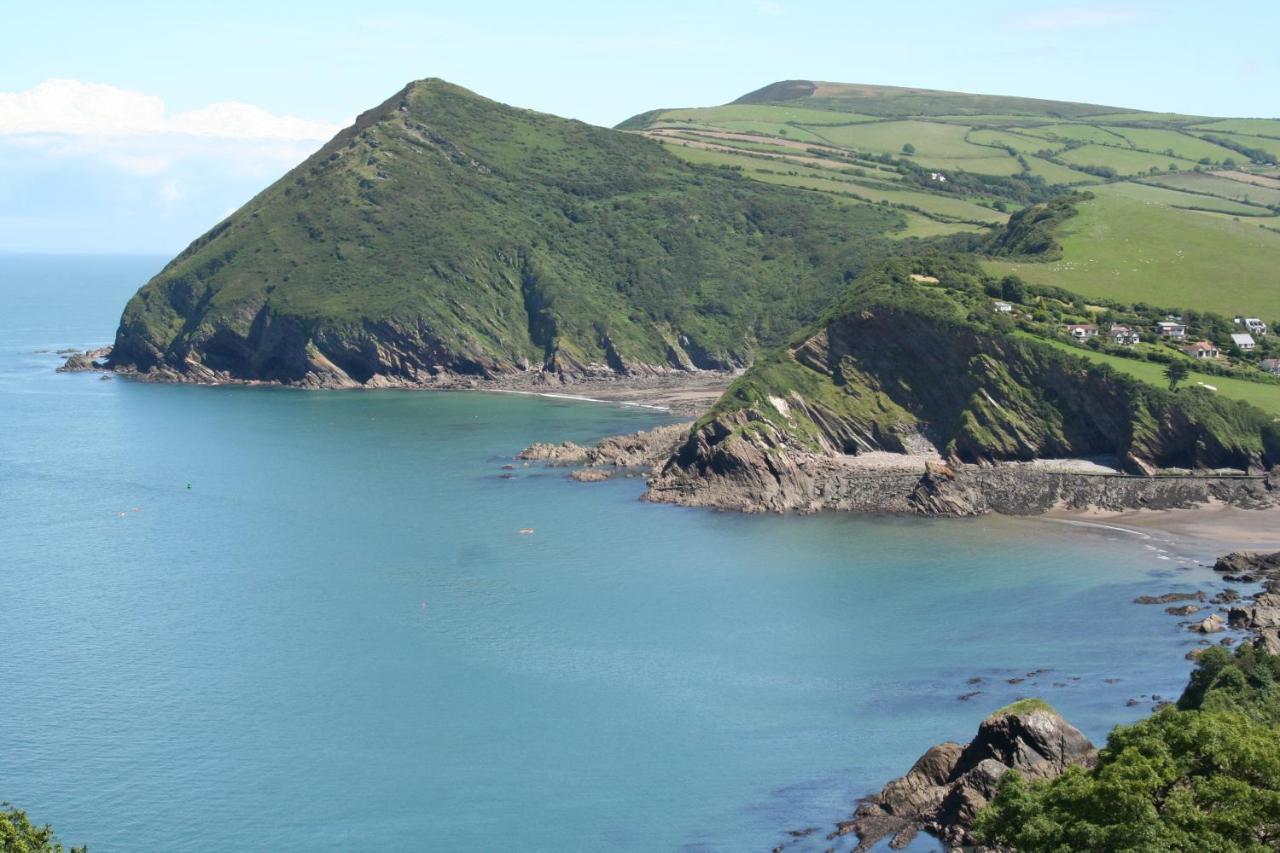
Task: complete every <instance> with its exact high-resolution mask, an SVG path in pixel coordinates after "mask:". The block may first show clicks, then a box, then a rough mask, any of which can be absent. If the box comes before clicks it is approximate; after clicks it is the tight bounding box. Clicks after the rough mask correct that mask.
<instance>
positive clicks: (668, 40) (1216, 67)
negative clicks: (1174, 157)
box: [0, 0, 1280, 254]
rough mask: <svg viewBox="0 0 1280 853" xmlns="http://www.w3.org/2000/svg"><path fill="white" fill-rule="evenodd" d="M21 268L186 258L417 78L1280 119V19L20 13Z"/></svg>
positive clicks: (16, 180) (513, 86) (545, 9)
mask: <svg viewBox="0 0 1280 853" xmlns="http://www.w3.org/2000/svg"><path fill="white" fill-rule="evenodd" d="M0 21H2V22H3V24H2V25H0V252H117V253H126V252H127V253H158V254H173V253H176V252H177V251H179V250H181V249H182V248H183V247H184V246H185V245H186V244H187V243H189V242H190V241H191V240H193V239H194V238H196V237H197V236H199V235H200V234H201V233H203V232H204V231H205V230H207V229H208V228H210V227H212V226H213V225H215V224H216V223H217V222H218V221H220V220H221V219H222V218H224V217H225V216H227V215H228V214H229V213H231V212H232V211H234V210H235V209H236V208H237V207H239V206H240V205H241V204H243V203H244V202H246V201H248V200H249V199H250V198H251V197H252V196H253V195H254V194H255V193H256V192H258V191H259V190H261V189H263V188H264V187H266V186H267V185H268V184H270V183H271V182H272V181H273V180H275V179H276V178H278V177H279V176H280V175H282V174H284V172H286V171H287V170H288V169H289V168H290V167H292V166H293V165H295V164H296V163H298V162H300V161H301V160H302V159H303V158H305V157H306V156H307V155H308V154H309V153H311V152H312V151H314V150H315V149H316V148H318V147H319V146H320V145H321V144H323V142H324V141H325V140H326V139H328V138H329V137H330V136H331V135H332V134H333V133H335V132H336V131H337V130H338V129H339V128H341V127H342V126H344V125H345V124H347V123H349V122H350V121H351V119H352V118H354V116H355V115H356V114H357V113H359V112H360V111H361V110H364V109H367V108H368V107H371V106H374V105H375V104H377V103H379V102H381V101H383V100H385V99H386V98H387V97H389V96H390V95H392V94H393V93H395V92H396V91H397V90H398V89H400V88H401V87H402V86H403V85H404V84H405V83H407V82H408V81H410V80H413V79H420V78H423V77H442V78H444V79H447V80H450V81H451V82H454V83H458V84H460V85H462V86H466V87H467V88H469V89H472V90H473V91H476V92H478V93H480V94H482V95H485V96H487V97H490V98H494V99H496V100H499V101H504V102H506V103H510V104H514V105H517V106H522V107H530V108H533V109H537V110H542V111H545V112H551V113H555V114H558V115H562V116H569V117H572V118H578V119H581V120H583V121H588V122H592V123H594V124H600V125H613V124H616V123H618V122H619V121H622V120H623V119H625V118H627V117H628V116H631V115H633V114H635V113H639V112H643V111H645V110H649V109H654V108H657V107H680V106H706V105H712V104H720V103H725V102H727V101H730V100H733V99H734V98H736V97H738V96H739V95H742V94H744V93H746V92H748V91H751V90H753V89H756V88H759V87H760V86H763V85H765V84H768V83H771V82H774V81H777V80H784V79H816V80H831V81H839V82H849V83H872V84H889V85H901V86H920V87H927V88H935V89H949V90H955V91H964V92H981V93H985V94H998V95H1021V96H1029V97H1039V98H1051V99H1059V100H1071V101H1084V102H1092V103H1101V104H1108V105H1115V106H1125V107H1133V108H1140V109H1148V110H1156V111H1170V112H1182V113H1192V114H1200V115H1221V116H1250V117H1268V118H1270V117H1280V49H1278V48H1277V43H1278V42H1277V39H1276V32H1278V31H1280V3H1276V2H1274V0H1269V1H1268V0H1242V1H1241V2H1236V3H1232V4H1231V5H1230V6H1229V7H1222V8H1212V9H1211V8H1209V7H1206V6H1205V5H1204V4H1203V3H1200V2H1176V0H1165V2H1132V3H1118V4H1117V3H1084V4H1077V3H1066V4H1063V3H1043V2H1034V0H1021V1H1020V2H1006V0H985V1H984V0H969V2H967V3H963V4H960V3H954V2H946V3H944V2H930V1H929V0H915V2H912V3H909V4H908V3H890V2H878V3H865V2H863V3H858V2H849V0H844V2H800V0H703V1H702V2H698V0H684V1H683V2H667V0H646V2H644V3H623V2H613V3H596V4H586V3H582V2H575V3H569V2H555V0H544V2H541V3H527V2H524V3H521V2H485V0H472V2H466V3H458V2H450V3H426V2H416V3H415V2H405V1H404V0H400V1H399V2H398V1H397V0H362V2H359V3H351V2H349V0H346V2H341V3H331V2H326V0H309V2H305V3H304V2H292V0H273V1H272V2H262V0H256V2H252V3H250V2H243V0H219V2H217V3H198V4H196V3H192V4H186V3H180V2H174V0H167V2H149V0H116V2H111V3H104V2H101V0H93V2H81V0H56V2H44V3H27V2H18V0H0Z"/></svg>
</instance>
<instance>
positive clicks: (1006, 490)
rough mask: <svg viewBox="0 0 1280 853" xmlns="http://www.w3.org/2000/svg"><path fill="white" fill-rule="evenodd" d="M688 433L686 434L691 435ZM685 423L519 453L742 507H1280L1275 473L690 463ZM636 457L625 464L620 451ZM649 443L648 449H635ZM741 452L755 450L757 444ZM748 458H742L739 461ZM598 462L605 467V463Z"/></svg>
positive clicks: (667, 497)
mask: <svg viewBox="0 0 1280 853" xmlns="http://www.w3.org/2000/svg"><path fill="white" fill-rule="evenodd" d="M691 435H692V436H693V438H689V436H691ZM696 440H697V434H696V432H691V425H690V424H678V425H671V426H663V427H659V428H658V429H657V430H653V431H651V433H645V432H642V433H637V434H634V435H632V436H625V437H611V438H606V439H603V440H601V441H600V442H599V443H598V444H596V445H595V446H594V447H591V448H587V447H581V446H578V445H574V444H568V443H566V444H565V445H535V446H533V447H530V448H526V449H525V450H524V451H522V452H521V453H520V454H518V457H519V458H520V459H524V460H526V461H534V460H537V461H545V462H548V463H551V464H555V465H560V466H575V465H576V466H599V465H601V464H609V465H618V466H629V467H636V468H644V469H648V470H649V472H650V476H649V479H648V481H647V482H648V489H647V490H646V492H645V494H644V499H645V500H647V501H653V502H656V503H673V504H678V505H681V506H696V507H707V508H711V509H722V510H735V511H740V512H802V513H811V512H824V511H838V512H864V513H884V514H907V515H927V516H949V517H969V516H979V515H985V514H988V513H999V514H1002V515H1019V516H1021V515H1041V514H1044V513H1047V512H1051V511H1059V512H1061V511H1084V510H1097V511H1106V512H1122V511H1126V510H1133V509H1146V510H1165V509H1180V508H1189V507H1197V506H1205V505H1208V504H1217V505H1229V506H1235V507H1242V508H1247V509H1266V508H1271V507H1276V506H1280V474H1277V473H1275V472H1272V473H1269V474H1261V473H1247V472H1244V471H1236V472H1227V471H1223V472H1210V473H1195V472H1180V473H1169V474H1162V475H1141V474H1126V473H1123V472H1121V471H1117V470H1114V469H1109V468H1106V467H1104V466H1101V465H1099V464H1097V463H1094V462H1089V461H1087V460H1069V459H1060V460H1034V461H1030V462H1002V463H994V464H988V465H973V464H957V463H954V462H945V461H943V460H942V459H940V458H939V457H938V456H936V455H928V454H907V453H885V452H870V453H862V454H858V455H851V456H829V455H819V454H813V453H803V452H799V451H790V452H788V453H786V454H782V453H778V454H766V453H763V452H759V453H756V454H754V455H752V456H750V458H737V459H736V461H735V463H734V464H732V465H725V466H722V467H716V468H705V469H696V468H690V467H689V466H688V465H687V464H683V463H682V462H681V458H680V455H681V454H682V453H684V452H686V451H687V449H688V443H689V442H690V441H696ZM620 446H628V447H632V448H633V449H634V452H632V453H630V454H629V455H626V457H625V461H614V460H618V459H619V458H620V455H619V447H620ZM640 447H643V452H641V451H640V450H638V448H640ZM746 449H749V450H754V449H755V448H754V447H753V446H751V445H747V446H746ZM739 456H741V454H739ZM602 459H606V460H610V461H607V462H603V463H602V462H601V460H602Z"/></svg>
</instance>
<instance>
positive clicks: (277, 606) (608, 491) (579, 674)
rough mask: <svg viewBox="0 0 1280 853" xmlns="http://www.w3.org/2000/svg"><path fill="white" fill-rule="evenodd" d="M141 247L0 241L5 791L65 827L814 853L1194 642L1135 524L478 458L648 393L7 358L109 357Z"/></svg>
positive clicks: (599, 430)
mask: <svg viewBox="0 0 1280 853" xmlns="http://www.w3.org/2000/svg"><path fill="white" fill-rule="evenodd" d="M161 263H162V259H160V258H118V257H117V258H93V257H39V258H37V257H8V258H0V685H3V689H0V800H9V801H12V802H13V803H15V804H17V805H20V806H22V807H24V808H26V809H28V810H29V811H30V812H32V814H33V815H34V816H35V817H36V818H37V819H38V820H39V821H40V822H45V821H48V822H51V823H52V824H53V825H54V827H55V829H56V830H57V832H58V834H59V836H60V837H61V838H62V839H63V840H64V841H66V842H73V843H76V844H83V843H87V844H89V846H90V848H91V849H92V850H93V851H94V853H109V851H135V850H137V851H158V850H165V851H228V850H276V851H316V850H325V851H328V850H497V849H505V850H548V851H549V850H569V851H599V850H642V851H648V850H678V849H684V850H698V851H701V850H708V851H710V850H715V851H739V850H762V851H763V850H769V849H770V848H772V847H773V846H774V845H775V844H778V843H781V842H783V841H785V840H787V836H786V835H785V831H786V830H789V829H801V828H804V827H808V826H818V827H821V828H822V832H821V833H815V838H816V840H814V841H813V842H812V843H811V844H810V847H809V848H805V847H803V846H802V845H800V846H797V847H795V848H791V849H822V848H823V847H825V846H826V842H824V841H822V840H821V838H822V835H824V834H825V832H826V831H828V830H829V829H830V828H831V825H832V824H833V822H834V821H835V820H837V819H840V818H842V817H844V816H846V815H847V813H848V812H849V811H850V810H851V809H852V806H853V803H854V800H855V798H856V797H857V796H859V795H862V794H865V793H868V792H870V791H872V790H875V789H877V788H878V787H879V786H880V785H881V784H883V783H884V782H885V781H887V780H888V779H889V778H890V777H892V776H894V775H897V774H899V773H901V772H903V771H905V770H906V769H907V768H908V766H909V765H910V763H911V762H912V761H913V760H914V759H915V758H916V757H917V756H918V755H919V754H920V753H921V752H922V751H923V750H924V749H925V748H927V747H928V746H929V745H931V744H933V743H935V742H937V741H939V740H943V739H947V738H952V739H968V737H969V736H971V735H972V733H973V731H974V730H975V728H976V726H977V724H978V722H979V721H980V720H981V718H982V717H983V716H984V715H985V714H986V713H988V712H990V711H992V710H994V709H995V708H997V707H999V706H1000V705H1002V704H1005V703H1007V702H1009V701H1011V700H1013V699H1015V698H1017V697H1019V696H1024V695H1030V694H1036V695H1040V696H1043V697H1044V698H1046V699H1048V700H1049V701H1050V702H1052V703H1053V704H1055V705H1056V706H1057V707H1058V708H1060V709H1061V710H1062V711H1063V712H1064V713H1065V714H1066V715H1067V716H1068V718H1069V719H1071V720H1072V721H1074V722H1075V723H1076V724H1077V725H1080V726H1081V727H1082V728H1083V729H1084V730H1085V731H1086V733H1087V734H1089V735H1090V736H1091V737H1093V738H1095V740H1098V739H1101V738H1103V737H1104V736H1105V734H1106V732H1107V731H1108V729H1109V728H1110V726H1111V725H1112V724H1114V723H1116V722H1120V721H1124V720H1131V719H1134V718H1136V717H1138V716H1141V715H1142V714H1144V713H1145V712H1146V710H1147V708H1148V707H1149V703H1144V705H1143V706H1142V707H1136V708H1126V707H1125V700H1126V699H1128V698H1129V697H1131V696H1138V695H1140V694H1151V693H1153V692H1154V693H1160V694H1164V695H1166V696H1168V695H1176V694H1177V693H1178V692H1179V690H1180V688H1181V686H1182V684H1183V682H1184V680H1185V677H1186V673H1187V671H1188V669H1189V666H1190V665H1189V664H1188V663H1187V662H1186V661H1185V660H1184V659H1183V655H1184V654H1185V652H1186V651H1187V649H1188V647H1189V644H1190V643H1191V640H1190V638H1189V635H1188V634H1187V633H1186V632H1184V631H1180V630H1179V629H1178V628H1177V626H1176V620H1175V619H1173V618H1172V617H1169V616H1166V615H1165V614H1164V613H1163V612H1162V608H1159V607H1139V606H1135V605H1133V604H1131V603H1130V601H1131V599H1132V598H1133V597H1134V596H1135V595H1137V594H1140V593H1149V592H1165V591H1168V590H1171V589H1182V588H1189V586H1190V585H1200V584H1204V583H1206V582H1208V581H1209V580H1211V577H1210V576H1211V572H1209V571H1208V570H1206V569H1203V568H1191V569H1183V568H1181V567H1183V566H1190V565H1192V564H1191V562H1190V561H1188V560H1187V559H1185V557H1184V555H1183V554H1181V553H1180V552H1178V551H1177V550H1176V549H1173V550H1171V551H1170V550H1167V549H1166V547H1165V546H1161V545H1159V543H1156V542H1153V541H1152V540H1144V539H1141V538H1137V537H1134V536H1132V535H1128V534H1123V533H1119V532H1115V531H1105V530H1096V529H1088V528H1078V527H1068V526H1066V525H1061V524H1053V523H1050V522H1043V521H1013V520H1008V519H984V520H979V521H973V520H921V519H868V518H852V517H837V516H832V517H798V518H795V517H754V516H744V515H736V514H720V513H714V512H707V511H700V510H687V509H679V508H673V507H667V506H652V505H648V504H644V503H641V502H640V501H639V500H638V498H639V496H640V493H641V492H642V490H643V484H642V483H641V481H639V480H637V479H618V480H614V481H610V482H606V483H599V484H581V483H576V482H573V481H571V480H569V479H567V478H566V477H565V475H564V472H562V471H554V470H547V469H542V468H537V467H530V468H525V467H520V468H518V469H517V470H516V472H515V474H516V476H515V477H514V478H511V479H503V478H502V477H501V476H500V475H501V474H502V473H503V472H502V470H501V468H502V465H503V464H504V463H507V462H510V457H511V454H513V453H515V452H516V451H518V450H519V449H520V448H521V447H523V446H525V445H527V444H529V443H530V442H533V441H539V440H541V441H550V440H557V441H558V440H561V439H565V438H569V439H576V440H589V439H593V438H596V437H599V436H603V435H607V434H612V433H617V432H622V431H632V430H636V429H641V428H644V427H648V426H651V425H654V424H657V423H660V422H663V421H664V419H665V416H664V415H663V414H662V413H660V412H655V411H652V410H645V409H639V408H623V407H617V406H611V405H599V404H590V403H580V402H570V401H564V400H552V399H545V398H534V397H519V396H513V395H498V394H470V393H453V394H450V393H405V392H367V393H366V392H299V391H289V390H271V389H246V388H192V387H177V386H165V385H147V384H142V383H137V382H129V381H125V380H120V379H116V380H113V381H101V380H100V379H99V377H98V376H97V375H93V374H79V375H60V374H55V373H54V372H53V368H54V366H55V365H56V364H57V361H56V359H55V358H53V357H52V356H50V355H47V354H37V353H36V352H35V351H36V350H42V349H57V348H59V347H63V346H77V347H84V346H86V345H90V344H100V343H104V342H107V341H109V340H110V338H111V336H112V333H113V331H114V328H115V324H116V321H117V319H118V317H119V314H120V310H121V308H122V307H123V305H124V303H125V301H126V300H127V298H128V297H129V295H130V294H131V293H132V292H133V290H134V289H135V288H136V287H137V286H138V285H139V284H140V283H142V282H143V281H144V280H145V279H146V278H147V277H148V276H149V275H151V274H152V273H154V272H155V271H156V270H157V269H158V268H159V266H160V265H161ZM188 484H190V487H189V488H188ZM525 527H532V528H534V529H535V530H536V533H535V534H534V535H532V536H522V535H519V534H518V533H517V531H518V530H519V529H520V528H525ZM1197 556H1203V555H1197ZM1042 668H1048V669H1050V670H1051V671H1050V672H1049V673H1048V674H1046V675H1044V676H1040V677H1037V678H1032V679H1028V680H1027V681H1026V682H1025V683H1022V684H1018V685H1011V684H1008V683H1006V680H1007V679H1009V678H1012V677H1015V676H1024V675H1025V674H1026V673H1027V672H1029V671H1032V670H1036V669H1042ZM975 676H977V677H981V678H983V679H984V681H983V683H982V684H980V685H978V686H976V687H974V686H971V685H969V684H968V683H967V682H968V680H969V679H970V678H971V677H975ZM1108 680H1112V681H1113V682H1114V683H1108ZM972 690H980V691H982V692H981V693H980V694H979V695H977V696H975V697H973V698H972V699H969V700H968V701H961V700H959V699H957V696H959V695H960V694H963V693H967V692H969V691H972ZM931 848H932V845H931V844H930V843H929V842H927V841H921V842H919V843H918V844H917V848H916V849H931ZM840 849H844V848H840Z"/></svg>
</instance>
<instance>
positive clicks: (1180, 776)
mask: <svg viewBox="0 0 1280 853" xmlns="http://www.w3.org/2000/svg"><path fill="white" fill-rule="evenodd" d="M977 831H978V833H979V834H980V836H981V837H982V838H983V839H984V840H985V841H986V842H987V843H989V844H996V845H1004V846H1009V847H1013V848H1016V849H1019V850H1052V851H1059V850H1060V851H1068V850H1134V851H1137V850H1144V851H1145V850H1151V851H1154V850H1162V851H1163V850H1171V851H1172V850H1185V851H1191V850H1214V851H1250V853H1252V851H1268V850H1276V849H1277V848H1280V657H1277V656H1275V655H1270V654H1267V653H1266V652H1264V651H1262V650H1260V649H1257V648H1255V647H1254V646H1252V645H1248V644H1246V645H1244V646H1242V647H1241V648H1239V649H1238V650H1237V651H1236V653H1235V654H1234V655H1231V654H1230V653H1228V652H1227V651H1226V650H1225V649H1222V648H1220V647H1214V648H1210V649H1206V650H1205V652H1204V653H1203V654H1202V655H1201V656H1200V659H1199V662H1198V664H1197V668H1196V670H1195V672H1194V673H1193V674H1192V676H1191V680H1190V683H1189V684H1188V686H1187V689H1186V691H1185V692H1184V693H1183V695H1182V697H1181V699H1179V700H1178V703H1177V706H1176V707H1167V708H1164V709H1162V710H1160V711H1158V712H1157V713H1155V714H1154V715H1152V716H1151V717H1149V718H1147V719H1146V720H1143V721H1141V722H1139V723H1137V724H1135V725H1132V726H1120V727H1117V728H1116V729H1115V730H1114V731H1113V732H1112V733H1111V736H1110V737H1109V738H1108V739H1107V746H1106V748H1105V749H1103V750H1102V752H1101V754H1100V756H1099V759H1098V764H1097V767H1095V768H1094V769H1092V770H1085V769H1083V768H1079V767H1076V768H1072V769H1070V770H1068V771H1067V772H1066V773H1064V774H1063V775H1061V776H1059V777H1058V778H1056V779H1053V780H1049V781H1043V782H1036V783H1029V782H1027V781H1026V780H1025V779H1023V778H1021V777H1020V776H1019V775H1018V774H1017V773H1016V772H1011V773H1009V774H1007V775H1006V776H1005V778H1004V780H1003V781H1002V783H1001V786H1000V790H999V793H998V794H997V796H996V798H995V799H994V800H993V802H992V803H991V805H990V806H989V807H987V808H986V809H985V810H984V811H983V812H982V813H981V814H980V815H979V816H978V823H977Z"/></svg>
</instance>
